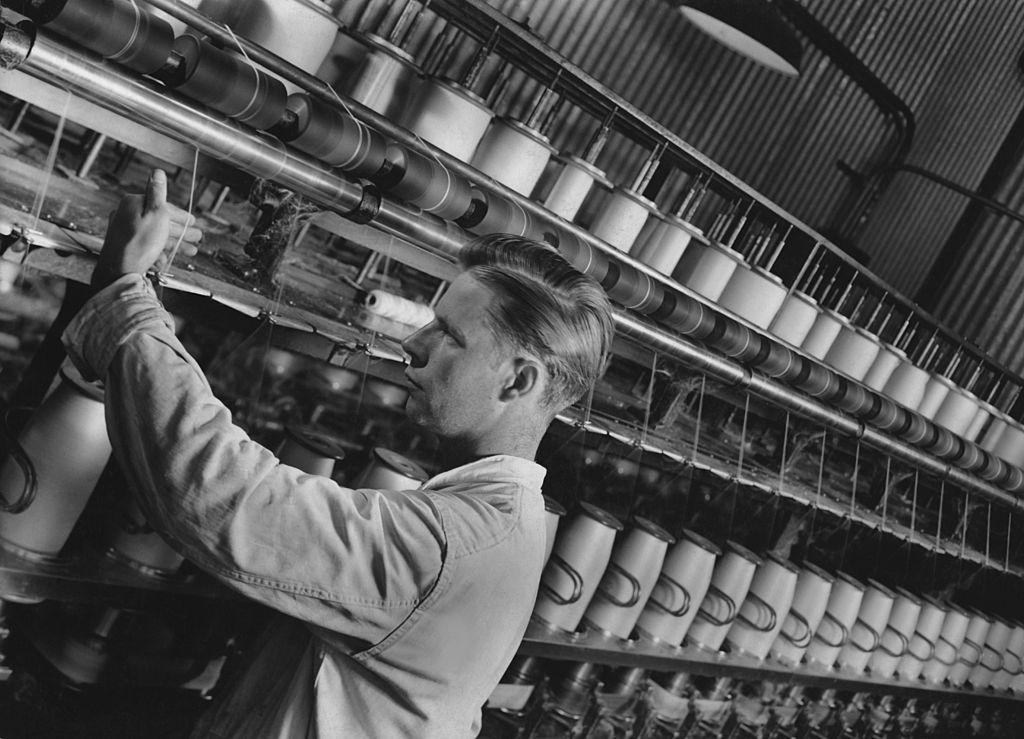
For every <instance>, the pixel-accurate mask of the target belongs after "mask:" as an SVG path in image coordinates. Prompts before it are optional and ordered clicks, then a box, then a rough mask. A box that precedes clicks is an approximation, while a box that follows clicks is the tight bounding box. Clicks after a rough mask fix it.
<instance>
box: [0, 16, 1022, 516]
mask: <svg viewBox="0 0 1024 739" xmlns="http://www.w3.org/2000/svg"><path fill="white" fill-rule="evenodd" d="M30 47H31V50H29V49H30ZM0 60H4V66H6V67H7V68H14V67H17V68H19V69H21V70H22V71H24V72H26V73H27V74H30V75H32V76H34V77H36V78H38V79H41V80H43V81H45V82H49V83H51V84H56V85H59V86H61V87H63V88H64V89H67V90H69V91H71V92H72V93H74V94H76V95H78V96H80V97H82V98H84V99H86V100H89V101H91V102H94V103H96V104H98V105H100V106H102V107H105V108H107V109H109V110H112V111H114V112H117V113H119V114H121V115H125V116H126V117H129V118H132V119H134V120H137V121H139V122H141V123H143V124H145V125H148V126H151V127H153V128H154V129H155V130H159V131H161V132H163V133H165V134H167V135H169V136H171V137H173V138H176V139H177V140H179V141H182V142H183V143H186V144H191V145H195V146H197V147H198V148H199V149H201V150H202V151H204V152H205V153H207V154H209V155H211V156H215V157H218V158H220V159H223V160H224V161H226V162H228V163H229V164H232V165H234V166H237V167H239V168H241V169H244V170H246V171H248V172H250V173H252V174H254V175H257V176H260V177H268V178H273V179H275V180H276V181H277V182H279V183H281V184H283V185H285V186H286V187H289V188H292V189H294V190H296V191H297V192H299V193H301V194H303V195H305V196H307V197H310V198H311V199H312V200H314V201H315V202H317V203H318V204H320V205H322V206H323V207H324V208H326V209H329V210H331V211H333V212H336V213H338V214H340V215H342V216H350V215H352V214H353V212H355V211H358V212H361V213H365V212H366V209H367V207H372V208H373V209H374V210H375V213H376V215H375V216H374V218H373V221H374V223H375V224H376V225H377V226H379V227H380V228H381V229H382V230H385V231H387V232H389V233H392V234H395V235H398V236H401V237H402V238H405V239H408V240H411V241H414V242H416V243H418V244H420V245H422V246H424V247H425V248H427V249H429V250H431V251H434V252H435V253H439V254H442V255H444V256H447V257H449V258H450V257H453V256H454V255H456V254H457V253H458V251H459V249H460V248H461V246H462V245H463V244H464V243H465V242H466V241H467V240H469V239H470V238H472V236H471V234H468V233H467V232H466V231H464V230H463V229H461V228H460V227H458V226H457V225H455V224H453V223H450V222H448V221H446V220H444V219H441V218H439V217H437V216H434V215H432V214H429V213H425V212H423V211H421V210H420V209H418V208H414V207H411V206H407V205H404V204H402V203H399V202H397V201H394V200H392V199H389V198H387V197H386V196H381V195H379V194H376V193H375V192H374V188H373V187H372V186H364V185H362V184H359V183H354V182H351V181H349V180H348V179H346V178H345V177H343V176H341V175H339V174H337V173H336V172H335V171H332V170H330V169H329V168H327V167H326V166H325V165H323V164H321V163H319V162H318V161H316V160H314V159H312V158H310V157H306V156H303V155H300V154H296V153H294V152H292V151H290V150H288V149H287V148H286V147H285V146H284V145H283V144H281V143H280V142H279V141H277V140H276V139H273V138H271V137H269V136H267V135H265V134H261V133H257V132H254V131H251V130H249V129H245V128H243V127H241V126H239V125H238V124H235V123H233V122H228V121H226V120H224V119H223V118H221V117H219V116H218V115H215V114H211V113H209V112H205V111H202V110H199V109H197V108H195V107H194V106H193V105H192V104H191V103H189V102H187V101H185V100H183V99H182V98H180V97H179V96H177V95H176V94H174V93H173V92H171V91H169V90H167V89H166V88H162V87H158V86H157V85H156V84H154V83H152V82H149V81H147V80H144V79H141V78H138V77H135V76H130V75H127V74H125V73H124V72H122V71H121V70H120V69H118V68H117V67H115V66H114V65H112V64H108V63H106V62H103V61H102V60H100V59H98V58H96V57H94V56H91V55H89V54H87V53H84V52H79V51H76V50H72V49H68V48H65V47H64V46H62V45H61V44H60V43H59V42H58V41H55V40H53V39H51V38H49V37H48V36H46V35H45V34H40V35H38V36H37V38H36V39H35V42H34V43H31V41H30V39H29V38H28V36H27V34H26V33H25V32H23V31H22V30H21V29H18V28H16V27H14V26H11V25H8V24H4V25H3V26H0ZM565 235H566V236H569V237H570V238H566V239H564V241H562V243H561V244H560V246H559V248H560V250H561V251H562V252H563V253H564V254H565V255H566V257H567V258H569V259H570V261H572V262H573V263H574V264H576V265H577V266H579V267H581V268H582V269H584V270H585V271H587V272H588V273H590V274H595V272H599V273H601V274H602V276H603V277H607V276H608V275H611V274H614V275H616V276H621V275H628V274H629V272H628V270H629V269H630V268H631V267H632V265H631V264H630V262H632V260H623V259H621V258H620V259H619V260H618V261H611V260H610V259H609V255H608V254H606V253H604V252H605V251H608V250H611V247H606V246H603V245H602V244H600V242H598V244H597V245H598V246H599V247H600V250H595V249H594V248H593V247H592V245H591V244H589V243H587V242H585V241H583V240H581V239H577V238H571V237H572V236H574V234H572V233H571V232H570V233H567V234H565ZM615 256H618V255H615ZM636 273H637V274H638V275H641V276H643V275H644V272H641V271H636ZM595 276H596V274H595ZM605 282H606V283H608V281H607V280H605ZM609 284H610V289H609V293H610V294H612V296H613V297H618V299H619V300H620V302H622V297H623V295H622V293H623V288H622V286H621V281H620V280H619V279H618V277H616V279H615V280H613V281H612V282H611V283H609ZM637 284H640V285H641V286H644V287H645V292H644V296H643V298H642V299H641V300H640V301H639V303H638V304H646V305H648V306H649V305H650V303H649V301H648V298H649V297H650V295H651V293H652V292H656V291H654V290H653V287H654V284H655V283H654V282H653V281H651V280H649V279H648V280H647V281H646V283H644V282H642V281H640V282H639V283H630V284H629V285H627V288H628V291H629V293H630V294H632V295H633V296H634V300H635V293H636V289H637ZM616 292H617V293H618V295H616ZM662 297H663V298H668V301H667V302H669V303H670V304H671V305H670V307H671V308H672V313H671V315H668V314H666V315H665V316H661V317H663V318H664V317H667V318H671V319H674V320H673V323H674V324H679V325H682V326H684V328H685V329H686V330H684V331H683V333H684V334H686V336H687V338H682V337H678V336H674V335H672V334H670V333H668V332H667V331H665V330H664V329H662V328H660V327H657V326H654V325H651V324H650V323H649V322H647V321H645V320H643V319H641V318H639V317H638V316H635V315H633V314H630V313H628V312H626V311H624V310H618V311H617V312H616V316H615V321H616V327H617V330H618V331H619V332H620V333H622V334H623V335H625V336H631V337H634V338H637V339H640V340H641V341H643V342H644V343H645V344H646V345H648V346H650V347H651V348H653V349H654V350H655V351H658V352H659V353H662V354H664V355H666V356H668V357H671V358H673V359H676V360H679V361H682V362H684V363H686V364H688V365H690V366H693V367H696V368H698V369H701V370H704V371H706V372H707V373H708V374H710V375H712V376H714V377H715V378H717V379H719V380H722V381H725V382H727V383H730V384H734V385H738V386H742V387H746V388H747V389H749V390H750V391H751V392H752V393H754V394H756V395H758V396H760V397H762V398H765V399H767V400H769V401H771V402H773V403H775V404H777V405H780V406H782V407H785V408H789V409H791V410H793V411H795V412H797V413H799V414H801V415H804V416H807V417H809V418H811V419H813V420H816V421H819V422H821V423H825V424H828V425H830V426H832V427H834V428H837V429H839V430H841V431H843V432H844V433H846V434H850V435H853V436H857V437H860V438H861V439H863V440H864V441H865V442H866V443H868V444H870V445H871V446H873V447H875V448H877V449H879V450H880V451H882V452H884V453H887V454H891V455H892V456H894V457H896V458H898V459H901V460H903V461H905V462H908V463H911V464H914V465H917V466H920V467H922V468H924V469H927V470H930V471H932V472H934V473H936V474H939V475H943V476H949V477H950V478H951V479H953V480H955V481H956V482H957V483H958V484H961V485H963V486H964V487H966V488H969V489H971V490H974V491H976V492H978V493H979V494H981V495H983V496H984V497H986V498H988V499H990V500H992V501H994V502H996V503H999V504H1001V505H1004V506H1007V507H1010V508H1013V509H1018V508H1024V501H1022V500H1018V499H1017V498H1016V497H1014V496H1013V495H1010V494H1009V493H1014V492H1019V491H1021V490H1024V471H1022V470H1020V469H1019V468H1016V467H1011V466H1009V465H1006V464H1005V463H1004V462H1002V460H998V459H995V458H994V457H992V456H991V455H989V454H988V453H987V452H984V451H983V450H981V449H980V448H978V447H976V446H975V445H973V444H970V443H968V442H965V441H963V440H961V439H959V438H957V437H955V436H953V435H952V434H951V433H950V432H948V431H946V430H945V429H942V428H939V427H937V426H935V425H934V424H931V423H930V422H929V421H927V420H926V419H924V418H923V417H921V416H919V415H917V414H915V413H910V412H908V411H906V410H905V409H903V408H902V407H900V406H897V405H896V404H895V403H893V402H892V401H889V400H887V399H885V398H882V397H881V396H879V395H878V394H876V393H873V392H871V391H870V390H868V389H866V388H864V387H863V386H861V385H859V384H856V383H851V382H850V381H848V380H846V379H845V378H843V377H841V376H840V375H838V374H836V373H835V372H832V371H831V370H830V369H828V368H826V367H824V366H823V365H821V364H818V363H816V362H813V361H811V360H809V359H807V358H806V357H804V356H802V355H799V354H797V353H795V352H794V351H792V350H790V349H788V348H787V347H784V346H782V345H781V344H779V343H777V342H774V341H772V340H770V339H768V338H766V337H763V336H761V335H759V334H757V333H755V332H753V331H751V330H750V329H748V328H747V327H745V326H743V325H741V324H740V323H738V322H737V321H735V320H733V319H730V318H728V317H727V316H725V315H723V314H720V313H717V312H715V311H713V310H711V309H710V308H708V307H707V306H705V305H703V304H702V303H701V302H699V301H697V300H695V299H693V298H691V297H690V296H688V295H685V294H683V293H681V292H679V291H678V290H676V291H674V292H668V291H665V292H664V293H663V296H662ZM664 302H666V301H665V300H663V301H662V303H661V304H660V307H659V310H661V308H662V307H663V305H664ZM628 304H629V303H627V305H628ZM655 312H657V311H655ZM655 317H659V316H655ZM688 339H690V340H688ZM692 339H705V340H706V342H707V343H711V344H712V346H714V347H715V348H716V349H719V350H720V351H723V352H724V353H725V354H726V355H727V357H731V359H730V358H727V357H724V356H721V355H719V354H716V353H714V352H712V351H709V350H708V349H706V348H704V347H702V346H699V345H696V344H694V343H692ZM736 359H740V360H741V361H744V360H745V361H746V363H749V364H753V365H754V366H758V367H759V368H760V369H762V370H767V371H768V374H770V375H771V374H772V373H774V377H775V378H792V379H793V380H794V382H793V383H792V384H796V385H797V387H800V388H801V389H802V390H804V391H805V392H807V393H809V395H810V396H813V397H808V396H807V395H804V394H801V393H799V392H796V391H794V390H793V389H791V388H790V387H787V386H786V385H784V384H782V383H781V382H779V381H778V379H773V377H766V376H762V375H760V374H755V373H752V372H751V371H750V370H749V369H747V368H745V367H744V366H742V365H741V364H740V363H738V362H737V361H734V360H736ZM815 398H820V400H815ZM826 402H829V403H833V404H835V405H837V406H838V407H839V408H840V409H842V410H847V411H848V412H850V407H851V406H852V407H855V408H856V409H857V411H858V413H860V414H861V415H863V416H869V417H870V418H871V419H874V420H875V421H876V422H884V423H885V424H886V425H887V426H888V428H890V429H898V434H899V436H900V437H901V439H896V438H893V436H891V435H889V434H886V433H883V432H882V431H879V430H875V429H871V428H868V427H866V426H865V425H864V423H862V422H861V421H858V420H856V419H854V418H851V417H850V416H848V415H846V414H844V413H842V412H841V411H840V410H837V409H836V408H834V407H831V406H830V405H826ZM908 437H909V438H908ZM943 460H945V461H951V462H953V464H956V465H958V466H959V467H960V469H958V468H956V467H951V466H950V465H949V464H946V463H944V461H943ZM971 472H975V473H977V475H978V476H975V475H972V474H970V473H971ZM979 477H980V478H981V479H979ZM991 483H995V484H991ZM997 485H998V486H999V487H997ZM1000 487H1001V488H1003V489H1000ZM1007 491H1009V493H1008V492H1007Z"/></svg>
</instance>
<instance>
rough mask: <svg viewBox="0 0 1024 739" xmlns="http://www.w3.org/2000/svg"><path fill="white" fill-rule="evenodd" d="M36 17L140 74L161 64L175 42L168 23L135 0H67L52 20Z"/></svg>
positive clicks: (162, 64) (59, 31)
mask: <svg viewBox="0 0 1024 739" xmlns="http://www.w3.org/2000/svg"><path fill="white" fill-rule="evenodd" d="M30 15H31V14H30ZM37 20H38V21H39V22H41V23H45V24H46V27H47V28H48V29H49V30H52V31H54V32H55V33H58V34H60V35H62V36H64V37H65V38H68V39H70V40H71V41H74V42H75V43H77V44H80V45H82V46H84V47H85V48H87V49H89V50H90V51H94V52H96V53H97V54H99V55H100V56H102V57H104V58H105V59H109V60H111V61H114V62H118V63H119V64H123V65H124V66H126V67H128V68H129V69H133V70H135V71H136V72H140V73H142V74H152V73H153V72H155V71H157V70H158V69H160V68H161V67H162V66H164V64H166V63H167V59H168V57H169V56H170V54H171V46H172V44H173V42H174V32H173V31H172V30H171V26H170V24H169V23H168V22H167V21H165V20H163V19H162V18H158V17H157V16H156V15H154V14H153V12H152V10H150V9H149V8H142V7H140V6H139V4H138V3H137V2H135V0H69V1H68V2H65V3H64V4H63V6H62V7H61V8H60V10H59V12H58V13H57V15H56V16H55V17H54V18H53V19H52V20H47V21H44V20H42V19H41V18H39V19H37Z"/></svg>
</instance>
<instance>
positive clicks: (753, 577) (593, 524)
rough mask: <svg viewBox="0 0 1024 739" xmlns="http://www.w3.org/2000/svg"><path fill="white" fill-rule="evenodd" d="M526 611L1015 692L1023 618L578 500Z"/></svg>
mask: <svg viewBox="0 0 1024 739" xmlns="http://www.w3.org/2000/svg"><path fill="white" fill-rule="evenodd" d="M555 515H556V514H552V517H554V516H555ZM555 520H557V519H555ZM533 618H534V621H535V622H537V623H538V624H540V625H543V626H544V627H546V628H549V629H552V630H554V631H559V632H563V633H574V632H576V631H578V630H583V631H596V632H599V633H602V634H606V635H609V636H612V637H615V638H618V639H622V640H629V639H641V640H645V641H648V642H650V643H653V644H657V645H662V646H664V647H665V648H666V649H667V650H669V651H670V652H671V650H674V649H677V648H678V647H680V646H681V645H683V644H686V645H690V646H693V647H696V648H699V649H702V650H707V651H711V652H718V651H720V650H722V649H723V648H724V649H727V650H728V651H729V652H733V653H738V654H743V655H747V656H750V657H753V658H755V659H758V660H765V659H771V660H773V661H775V662H777V663H778V664H780V665H784V666H797V665H799V664H801V663H802V662H807V663H808V664H810V665H817V666H818V667H820V668H824V669H828V670H837V671H839V672H842V673H846V674H850V675H854V676H861V675H864V674H867V673H870V674H871V675H872V676H874V677H877V678H880V679H890V678H896V679H898V680H901V681H904V682H907V683H911V684H913V683H918V682H921V681H923V682H925V683H928V684H932V685H941V684H944V683H948V684H949V685H950V686H953V687H957V688H961V687H964V686H965V685H969V686H970V687H971V689H973V690H975V691H981V690H986V689H989V688H991V689H992V690H995V691H1000V692H1005V691H1012V692H1014V693H1016V694H1024V624H1020V623H1016V622H1013V621H1008V620H1006V619H1003V618H999V617H994V616H991V615H987V614H985V613H982V612H981V611H978V610H976V609H968V608H963V607H961V606H958V605H955V604H953V603H950V602H943V601H939V600H936V599H934V598H931V597H928V596H924V597H920V596H917V595H915V594H913V593H911V592H909V591H907V590H906V589H904V588H896V589H895V590H893V589H890V588H889V587H887V586H886V585H884V584H883V583H880V582H878V581H876V580H868V581H867V582H866V583H865V582H861V581H860V580H858V579H857V578H855V577H853V576H852V575H850V574H848V573H846V572H841V571H840V572H836V573H830V572H828V571H826V570H824V569H822V568H821V567H818V566H816V565H814V564H813V563H809V562H808V563H804V564H803V565H799V566H798V565H796V564H794V563H792V562H790V561H788V560H786V559H785V558H782V557H780V556H778V555H776V554H774V553H769V554H767V555H766V556H764V557H761V556H759V555H757V554H755V553H754V552H752V551H751V550H749V549H747V548H746V547H744V546H742V545H741V544H739V543H737V542H734V541H729V542H727V543H726V545H725V547H722V548H720V547H718V546H716V545H715V544H713V543H712V542H710V541H709V540H707V539H706V538H704V537H702V536H701V535H700V534H697V533H696V532H693V531H689V530H684V532H683V536H682V537H681V538H680V539H679V540H678V541H676V540H675V539H674V537H672V536H671V535H670V534H668V532H666V531H665V530H664V529H662V528H661V527H659V526H657V525H656V524H654V523H653V522H651V521H648V520H646V519H643V518H637V519H636V520H635V521H634V522H633V525H632V526H631V527H630V528H629V529H628V530H626V527H625V526H624V525H623V524H622V523H621V522H620V521H619V520H618V519H617V518H616V517H614V516H613V515H611V514H610V513H608V512H607V511H605V510H603V509H601V508H598V507H596V506H593V505H591V504H588V503H582V504H581V505H580V508H579V510H578V511H577V512H576V514H575V515H574V516H573V517H572V518H571V519H570V520H569V521H568V523H567V524H566V526H565V527H564V528H563V530H561V531H559V532H558V534H557V537H556V539H555V541H554V546H553V547H552V548H551V550H550V554H549V556H548V560H547V565H546V567H545V569H544V574H543V577H542V580H541V588H540V592H539V594H538V597H537V602H536V605H535V607H534V613H533ZM506 708H510V709H513V708H514V707H512V706H506Z"/></svg>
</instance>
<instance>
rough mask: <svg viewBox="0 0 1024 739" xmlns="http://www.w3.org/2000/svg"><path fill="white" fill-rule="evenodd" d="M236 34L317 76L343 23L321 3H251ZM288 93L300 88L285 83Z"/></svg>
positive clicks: (281, 0)
mask: <svg viewBox="0 0 1024 739" xmlns="http://www.w3.org/2000/svg"><path fill="white" fill-rule="evenodd" d="M233 30H234V32H235V33H236V34H237V35H239V36H243V37H245V38H247V39H249V40H250V41H252V42H253V43H255V44H258V45H260V46H262V47H263V48H265V49H266V50H267V51H269V52H272V53H274V54H277V55H278V56H279V57H281V58H282V59H284V60H285V61H287V62H291V63H292V64H294V65H295V66H296V67H298V68H299V69H301V70H302V71H304V72H308V73H309V74H312V75H315V74H316V73H317V71H318V70H319V69H320V65H321V64H323V62H324V59H326V58H327V54H328V53H329V52H330V50H331V47H332V46H333V45H334V40H335V37H337V35H338V32H339V30H341V23H340V22H339V21H338V19H337V18H335V17H334V16H333V15H331V8H330V6H329V5H327V3H325V2H321V0H247V2H246V3H245V4H244V8H243V9H242V12H241V14H240V15H239V17H238V20H236V21H235V26H234V29H233ZM284 85H285V87H286V89H287V92H288V93H293V92H299V87H298V86H297V85H294V84H292V83H291V82H287V81H284Z"/></svg>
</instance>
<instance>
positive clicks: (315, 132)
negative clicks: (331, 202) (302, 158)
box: [279, 92, 387, 179]
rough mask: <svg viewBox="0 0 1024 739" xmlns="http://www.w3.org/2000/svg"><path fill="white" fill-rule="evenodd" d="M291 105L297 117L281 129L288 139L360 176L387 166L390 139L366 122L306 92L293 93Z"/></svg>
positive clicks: (289, 141)
mask: <svg viewBox="0 0 1024 739" xmlns="http://www.w3.org/2000/svg"><path fill="white" fill-rule="evenodd" d="M287 109H288V110H289V111H291V112H292V113H293V114H294V116H295V120H294V123H293V124H292V125H291V126H286V127H282V129H283V130H281V131H280V133H279V138H280V139H281V140H282V141H284V142H285V143H288V144H291V145H292V146H294V147H295V148H296V149H298V150H299V151H304V152H305V153H307V154H309V155H311V156H314V157H317V158H318V159H322V160H323V161H324V162H326V163H327V164H330V165H331V166H334V167H339V168H341V169H343V170H345V171H346V172H351V173H353V174H355V175H357V176H360V177H368V178H371V179H373V177H374V175H376V174H378V173H379V172H380V171H381V170H382V169H383V168H384V166H385V159H386V155H387V142H386V141H385V139H384V137H383V136H381V134H380V133H378V132H377V131H376V130H374V129H372V128H370V127H369V126H367V125H366V124H365V123H362V122H360V121H358V120H356V119H355V118H353V117H352V116H350V115H349V114H347V113H343V112H342V111H340V110H337V109H335V108H333V107H331V106H330V105H328V104H326V103H324V102H323V101H321V100H318V99H316V98H314V97H313V96H311V95H308V94H306V93H304V92H297V93H293V94H291V95H289V96H288V101H287Z"/></svg>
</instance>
